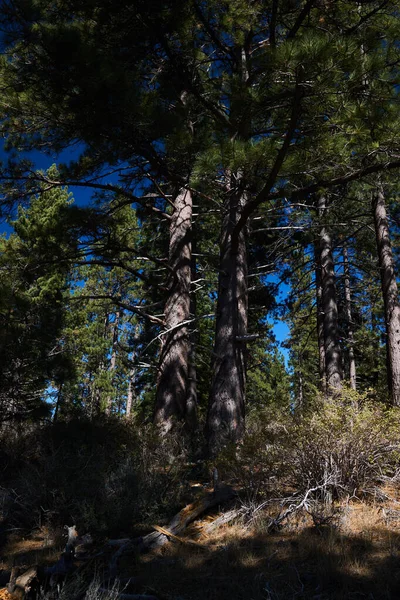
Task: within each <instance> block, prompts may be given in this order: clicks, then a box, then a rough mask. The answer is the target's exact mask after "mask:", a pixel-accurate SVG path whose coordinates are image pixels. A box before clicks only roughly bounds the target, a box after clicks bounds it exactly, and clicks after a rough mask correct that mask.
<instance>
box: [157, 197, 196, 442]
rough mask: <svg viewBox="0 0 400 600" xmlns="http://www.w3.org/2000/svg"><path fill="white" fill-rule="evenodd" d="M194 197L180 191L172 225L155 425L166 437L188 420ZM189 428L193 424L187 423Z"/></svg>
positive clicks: (176, 199)
mask: <svg viewBox="0 0 400 600" xmlns="http://www.w3.org/2000/svg"><path fill="white" fill-rule="evenodd" d="M191 237H192V194H191V192H189V191H188V190H186V189H181V190H180V192H179V193H178V194H177V196H176V198H175V203H174V211H173V213H172V219H171V225H170V243H169V267H170V269H171V275H170V281H169V295H168V298H167V302H166V304H165V309H164V314H165V331H164V333H163V335H162V338H161V340H162V341H161V353H160V362H159V372H158V381H157V392H156V407H155V414H154V422H155V423H156V424H157V425H159V427H160V431H161V432H162V433H163V434H165V433H167V432H168V431H170V430H171V428H172V426H173V424H174V421H175V420H176V419H187V418H188V414H187V399H188V379H189V359H190V339H189V327H188V321H189V320H190V284H191V258H192V247H191V244H192V241H191ZM188 426H190V422H188Z"/></svg>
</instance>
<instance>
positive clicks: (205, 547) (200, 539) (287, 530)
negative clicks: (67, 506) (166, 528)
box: [0, 500, 400, 600]
mask: <svg viewBox="0 0 400 600" xmlns="http://www.w3.org/2000/svg"><path fill="white" fill-rule="evenodd" d="M336 508H337V510H336V511H335V516H334V517H333V518H332V519H331V520H330V522H329V523H328V524H326V525H323V526H319V527H317V526H315V524H314V523H313V520H312V518H311V517H310V515H309V514H308V513H296V515H293V516H292V517H291V518H290V519H289V520H288V521H287V523H286V524H285V525H284V526H283V527H282V528H281V529H280V531H279V532H275V533H268V532H267V523H268V522H269V517H268V515H267V514H265V513H264V514H261V515H260V516H259V517H258V518H257V521H256V522H253V523H252V525H251V526H249V525H248V524H247V525H246V523H243V522H240V520H238V521H237V522H235V523H234V524H227V525H223V526H221V527H219V528H218V529H217V530H215V531H214V532H212V533H209V534H206V533H205V529H206V527H207V525H209V524H210V522H212V521H213V520H214V519H215V518H216V517H217V516H219V515H220V514H221V513H220V512H218V511H214V513H213V514H210V515H207V516H206V517H205V518H203V519H202V520H200V519H199V520H197V521H196V522H195V523H193V524H192V525H190V526H189V527H188V528H187V530H186V532H185V535H184V536H183V537H182V538H181V539H180V540H179V539H171V541H170V543H168V544H166V545H165V546H163V547H162V548H159V549H157V550H153V551H151V552H148V553H147V554H142V555H139V554H138V553H135V552H134V551H132V552H131V553H128V554H125V555H124V556H123V557H122V558H121V560H120V562H119V577H120V578H121V579H122V580H123V579H124V578H131V582H130V583H129V589H128V590H126V589H125V590H124V589H123V587H124V586H123V585H122V586H121V589H120V591H124V592H125V593H127V592H129V593H133V594H149V595H152V596H156V597H157V598H158V599H159V600H200V599H201V600H203V599H208V600H217V599H218V600H236V599H237V600H242V599H243V600H244V599H246V600H289V599H290V600H292V599H295V598H296V599H298V598H300V599H301V598H309V599H313V600H330V599H332V600H333V599H335V600H343V599H347V598H348V599H358V598H360V599H361V598H367V599H369V600H380V599H382V600H383V599H393V600H395V599H399V598H400V504H398V503H397V502H396V501H393V500H392V501H390V502H389V501H388V502H386V503H382V502H379V503H378V502H371V503H368V504H367V503H363V502H359V501H357V502H350V503H347V504H346V505H343V506H338V507H336ZM60 543H61V538H60V539H59V540H54V539H52V536H51V535H50V533H49V532H48V531H47V530H46V529H42V530H40V531H37V532H35V535H30V536H28V537H26V538H25V539H24V538H22V537H21V536H20V535H19V534H18V532H15V533H13V534H12V535H11V536H10V537H9V538H8V541H7V543H6V545H5V547H4V548H3V549H2V551H1V556H2V558H1V563H0V585H5V583H6V582H5V581H4V577H5V574H6V573H8V572H9V570H10V568H11V567H12V566H13V565H22V564H25V565H29V566H30V565H34V564H42V565H46V564H48V565H50V564H52V563H54V562H55V561H56V560H57V558H58V556H59V553H60ZM99 549H100V547H99V546H98V547H97V548H94V549H93V553H94V554H98V552H99ZM92 568H93V572H95V571H96V574H97V576H99V577H100V578H101V571H102V569H105V568H106V562H102V560H100V561H98V562H96V563H95V564H92ZM2 573H3V580H1V579H2ZM68 597H69V595H68V592H67V591H66V592H64V595H63V598H65V600H67V599H68ZM10 598H11V596H10V595H9V594H8V592H7V591H6V590H5V589H4V588H2V589H0V600H9V599H10ZM99 598H101V594H100V596H99Z"/></svg>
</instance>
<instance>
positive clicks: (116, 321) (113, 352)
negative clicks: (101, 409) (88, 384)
mask: <svg viewBox="0 0 400 600" xmlns="http://www.w3.org/2000/svg"><path fill="white" fill-rule="evenodd" d="M120 316H121V313H120V311H119V310H118V311H117V312H116V313H115V319H114V324H113V339H112V350H111V360H110V373H111V385H113V375H114V371H115V367H116V365H117V346H118V327H119V320H120ZM113 396H114V395H113V394H111V395H110V396H108V398H107V405H106V413H107V414H111V410H112V401H113Z"/></svg>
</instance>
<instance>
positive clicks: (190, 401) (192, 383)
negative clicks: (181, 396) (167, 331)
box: [186, 235, 198, 431]
mask: <svg viewBox="0 0 400 600" xmlns="http://www.w3.org/2000/svg"><path fill="white" fill-rule="evenodd" d="M194 251H195V236H194V235H193V240H192V262H191V281H196V277H197V274H196V270H197V265H196V257H195V256H193V252H194ZM196 314H197V302H196V294H195V293H194V292H192V294H191V296H190V316H191V318H195V317H196ZM197 337H198V336H197V333H196V328H192V331H191V334H190V355H189V379H188V392H187V400H186V423H187V424H188V425H189V429H190V430H192V431H193V430H194V429H195V428H196V427H197V372H196V343H197Z"/></svg>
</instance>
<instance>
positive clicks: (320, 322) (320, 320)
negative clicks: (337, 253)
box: [314, 241, 326, 395]
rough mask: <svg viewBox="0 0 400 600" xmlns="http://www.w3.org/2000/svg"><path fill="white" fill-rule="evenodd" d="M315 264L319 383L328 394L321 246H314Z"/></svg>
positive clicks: (323, 391) (322, 390)
mask: <svg viewBox="0 0 400 600" xmlns="http://www.w3.org/2000/svg"><path fill="white" fill-rule="evenodd" d="M314 262H315V287H316V300H317V302H316V304H317V335H318V358H319V382H320V390H321V392H322V393H323V394H324V395H325V394H326V370H325V339H324V314H323V310H322V271H321V252H320V248H319V244H318V242H317V241H316V242H315V244H314Z"/></svg>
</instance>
